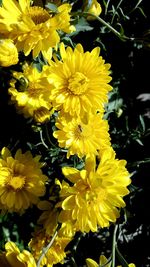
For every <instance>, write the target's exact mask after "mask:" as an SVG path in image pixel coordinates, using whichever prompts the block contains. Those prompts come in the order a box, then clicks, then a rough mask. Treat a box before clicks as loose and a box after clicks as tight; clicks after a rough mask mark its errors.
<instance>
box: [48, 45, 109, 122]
mask: <svg viewBox="0 0 150 267" xmlns="http://www.w3.org/2000/svg"><path fill="white" fill-rule="evenodd" d="M99 53H100V48H99V47H96V48H94V49H93V50H92V51H91V52H85V53H84V51H83V47H82V45H81V44H78V45H77V46H76V47H75V49H74V50H72V48H71V47H67V48H66V49H65V47H64V44H63V43H61V45H60V54H61V58H62V60H60V61H59V60H57V59H55V60H56V62H53V61H51V66H48V67H47V76H48V78H49V82H50V83H52V84H53V85H54V87H55V88H54V89H52V91H51V92H52V94H51V99H52V101H53V105H54V107H55V108H56V109H57V110H60V109H61V110H63V111H64V112H66V113H70V115H72V116H75V115H78V116H81V117H83V116H84V114H85V113H90V112H92V113H96V111H97V110H100V112H101V111H102V112H103V110H104V103H106V102H107V101H108V96H107V93H108V91H110V90H111V89H112V87H111V86H110V85H108V83H109V82H110V81H111V77H110V76H109V74H110V71H109V69H110V64H105V61H104V60H103V58H102V57H101V56H99Z"/></svg>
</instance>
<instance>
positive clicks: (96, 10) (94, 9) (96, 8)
mask: <svg viewBox="0 0 150 267" xmlns="http://www.w3.org/2000/svg"><path fill="white" fill-rule="evenodd" d="M86 2H88V1H86ZM86 11H87V12H88V13H91V14H93V15H95V16H99V15H100V14H101V12H102V8H101V5H100V4H99V3H98V2H97V0H92V3H91V5H90V7H89V8H88V9H87V7H86ZM87 19H88V20H95V18H94V17H93V16H87Z"/></svg>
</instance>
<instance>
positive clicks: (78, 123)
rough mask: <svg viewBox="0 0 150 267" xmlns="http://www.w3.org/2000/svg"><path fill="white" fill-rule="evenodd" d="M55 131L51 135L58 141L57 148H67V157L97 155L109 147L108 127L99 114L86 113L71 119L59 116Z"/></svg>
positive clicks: (65, 115)
mask: <svg viewBox="0 0 150 267" xmlns="http://www.w3.org/2000/svg"><path fill="white" fill-rule="evenodd" d="M56 127H57V128H58V130H56V131H55V132H54V133H53V135H54V137H55V138H57V139H58V143H59V146H60V147H62V148H67V149H68V153H67V157H68V158H69V157H70V155H75V154H76V155H78V157H80V158H81V157H83V156H90V155H97V150H98V149H99V150H103V149H104V148H106V147H108V146H110V136H109V133H108V130H109V126H108V122H107V121H106V120H103V119H102V116H101V115H100V113H97V114H92V113H87V114H86V115H85V116H84V117H83V118H82V120H81V118H80V117H77V118H76V117H71V116H69V115H68V114H62V115H61V113H60V114H59V116H58V119H57V122H56Z"/></svg>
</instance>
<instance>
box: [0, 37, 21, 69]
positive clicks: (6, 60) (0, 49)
mask: <svg viewBox="0 0 150 267" xmlns="http://www.w3.org/2000/svg"><path fill="white" fill-rule="evenodd" d="M17 63H18V51H17V48H16V46H15V45H14V43H13V41H12V40H10V39H1V40H0V66H2V67H9V66H11V65H15V64H17Z"/></svg>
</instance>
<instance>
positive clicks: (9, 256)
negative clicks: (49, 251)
mask: <svg viewBox="0 0 150 267" xmlns="http://www.w3.org/2000/svg"><path fill="white" fill-rule="evenodd" d="M0 266H1V267H36V262H35V260H34V258H33V256H32V254H31V253H30V252H29V251H27V250H23V251H22V252H20V250H19V248H18V247H17V246H16V244H15V243H14V242H12V241H9V242H7V243H6V244H5V252H3V253H1V254H0Z"/></svg>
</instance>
